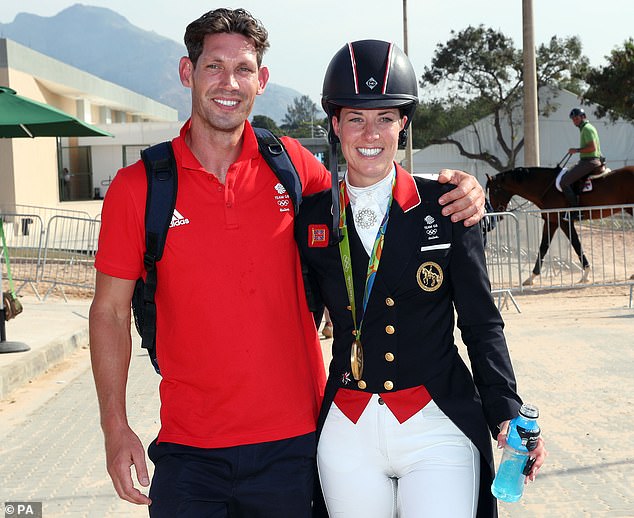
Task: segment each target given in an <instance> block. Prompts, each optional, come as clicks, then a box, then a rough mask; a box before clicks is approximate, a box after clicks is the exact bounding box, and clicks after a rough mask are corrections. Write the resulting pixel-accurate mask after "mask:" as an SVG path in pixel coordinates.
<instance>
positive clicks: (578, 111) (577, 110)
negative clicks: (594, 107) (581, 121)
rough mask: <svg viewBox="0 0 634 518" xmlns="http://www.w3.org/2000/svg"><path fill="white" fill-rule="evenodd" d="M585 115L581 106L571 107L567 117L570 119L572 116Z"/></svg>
mask: <svg viewBox="0 0 634 518" xmlns="http://www.w3.org/2000/svg"><path fill="white" fill-rule="evenodd" d="M585 116H586V112H585V111H583V108H573V109H572V110H570V115H569V117H570V118H571V119H572V118H573V117H585Z"/></svg>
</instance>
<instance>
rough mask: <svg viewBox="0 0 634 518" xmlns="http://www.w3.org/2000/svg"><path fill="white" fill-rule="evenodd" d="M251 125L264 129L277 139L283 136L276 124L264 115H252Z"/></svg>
mask: <svg viewBox="0 0 634 518" xmlns="http://www.w3.org/2000/svg"><path fill="white" fill-rule="evenodd" d="M251 124H252V125H253V126H255V127H256V128H265V129H267V130H269V131H270V132H271V133H273V135H277V136H278V137H279V136H280V135H282V134H283V132H282V130H281V129H280V128H279V127H278V125H277V124H276V122H275V121H274V120H273V119H271V117H267V116H266V115H254V116H253V120H252V121H251Z"/></svg>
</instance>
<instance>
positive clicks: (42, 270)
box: [0, 212, 100, 299]
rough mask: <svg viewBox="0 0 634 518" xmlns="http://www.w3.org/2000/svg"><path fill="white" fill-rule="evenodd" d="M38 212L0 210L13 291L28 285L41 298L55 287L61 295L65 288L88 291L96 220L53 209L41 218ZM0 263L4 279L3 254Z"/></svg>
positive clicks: (92, 276)
mask: <svg viewBox="0 0 634 518" xmlns="http://www.w3.org/2000/svg"><path fill="white" fill-rule="evenodd" d="M40 214H42V213H40ZM40 214H27V213H23V214H18V213H8V212H0V220H1V221H2V225H3V229H4V232H5V236H6V240H7V248H8V250H9V260H10V266H11V274H12V277H13V281H14V284H15V286H16V291H17V292H18V293H19V292H20V291H22V290H23V289H24V288H25V287H26V286H29V287H30V288H31V289H32V290H33V292H34V293H35V295H36V296H37V297H38V298H44V299H46V297H47V296H48V295H49V294H50V293H51V292H52V291H53V290H55V289H58V290H59V291H60V292H61V294H62V295H63V296H64V298H66V291H65V290H66V289H68V288H72V290H73V292H74V293H77V292H90V291H92V290H93V289H94V285H95V272H94V268H93V266H94V259H95V253H96V251H97V239H98V237H99V227H100V221H99V220H96V219H91V218H88V217H78V216H74V215H72V216H69V215H59V213H55V212H50V213H48V214H43V216H44V217H47V216H48V220H43V218H42V215H40ZM1 262H2V279H3V280H5V279H6V278H7V274H8V271H7V265H6V264H5V261H4V257H2V261H1ZM43 290H46V291H45V293H44V295H43V297H42V295H41V293H42V292H43Z"/></svg>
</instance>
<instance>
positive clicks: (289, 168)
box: [253, 127, 324, 327]
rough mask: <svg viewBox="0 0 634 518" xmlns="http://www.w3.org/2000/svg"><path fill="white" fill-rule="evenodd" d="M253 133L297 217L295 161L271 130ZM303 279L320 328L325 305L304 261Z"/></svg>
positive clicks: (298, 192)
mask: <svg viewBox="0 0 634 518" xmlns="http://www.w3.org/2000/svg"><path fill="white" fill-rule="evenodd" d="M253 131H254V132H255V136H256V138H257V139H258V147H259V149H260V154H261V155H262V157H263V158H264V160H266V163H267V164H269V167H270V168H271V169H272V170H273V172H274V173H275V176H277V179H278V180H279V181H280V183H281V184H282V185H283V186H284V188H285V189H286V192H287V193H288V195H289V196H290V197H291V200H293V207H294V209H295V215H297V213H298V212H299V206H300V205H301V203H302V182H301V179H300V178H299V174H298V173H297V169H296V168H295V165H294V164H293V161H292V160H291V158H290V157H289V156H288V151H286V148H285V147H284V144H282V142H281V141H280V140H279V139H278V138H277V137H276V136H275V135H273V133H271V132H270V131H269V130H267V129H264V128H255V127H254V128H253ZM302 277H303V278H304V292H305V294H306V302H307V303H308V309H309V310H310V311H311V313H312V314H313V318H314V319H315V325H316V326H317V327H319V323H320V322H321V318H322V315H323V312H324V304H323V302H322V301H321V298H320V297H319V295H318V289H316V285H315V284H314V282H313V281H312V279H311V277H310V275H309V273H308V268H307V267H306V264H305V263H304V261H303V260H302Z"/></svg>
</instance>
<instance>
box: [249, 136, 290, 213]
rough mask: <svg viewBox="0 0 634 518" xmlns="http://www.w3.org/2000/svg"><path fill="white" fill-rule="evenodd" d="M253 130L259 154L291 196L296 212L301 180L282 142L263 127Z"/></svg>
mask: <svg viewBox="0 0 634 518" xmlns="http://www.w3.org/2000/svg"><path fill="white" fill-rule="evenodd" d="M253 131H254V132H255V136H256V138H257V140H258V148H259V149H260V154H261V155H262V157H263V158H264V160H266V163H267V164H268V165H269V167H270V168H271V169H272V170H273V172H274V173H275V176H277V179H278V180H279V181H280V183H281V184H282V185H283V186H284V188H285V189H286V192H287V193H288V195H289V196H290V197H291V200H292V201H293V207H294V209H295V214H297V213H298V212H299V206H300V205H301V203H302V182H301V180H300V178H299V174H298V173H297V169H295V165H294V164H293V162H292V161H291V159H290V157H289V156H288V152H287V151H286V148H285V147H284V144H282V141H281V140H280V139H278V138H277V137H276V136H275V135H273V133H271V132H270V131H269V130H267V129H265V128H255V127H254V128H253Z"/></svg>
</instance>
